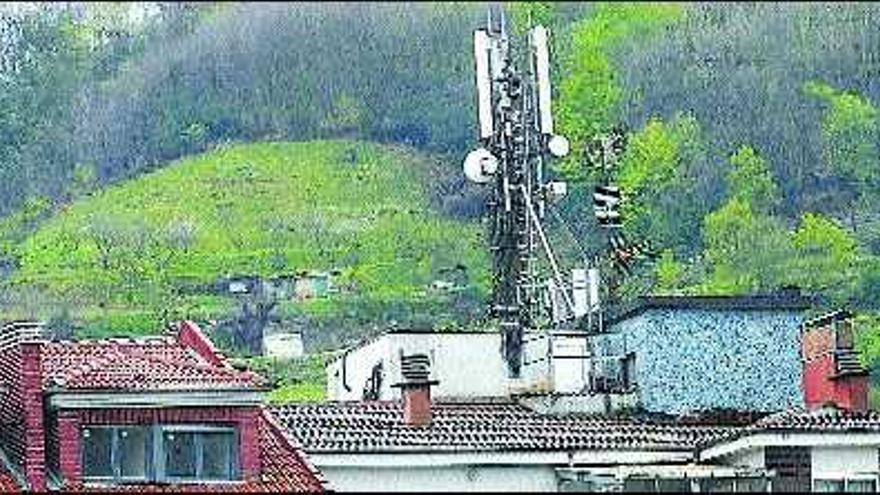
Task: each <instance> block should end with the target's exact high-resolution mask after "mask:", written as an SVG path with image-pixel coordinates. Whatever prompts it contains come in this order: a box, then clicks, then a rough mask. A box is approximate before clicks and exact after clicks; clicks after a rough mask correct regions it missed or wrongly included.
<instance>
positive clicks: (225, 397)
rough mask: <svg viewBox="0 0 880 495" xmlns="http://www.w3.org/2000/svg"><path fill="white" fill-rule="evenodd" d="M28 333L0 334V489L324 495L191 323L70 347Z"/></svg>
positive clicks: (240, 379) (19, 329)
mask: <svg viewBox="0 0 880 495" xmlns="http://www.w3.org/2000/svg"><path fill="white" fill-rule="evenodd" d="M29 330H33V328H29V327H23V326H22V325H16V326H12V325H8V326H5V327H3V328H2V329H0V346H2V348H0V390H2V402H0V449H2V455H0V460H2V468H3V469H2V470H0V486H2V487H3V488H4V489H9V488H12V487H14V488H16V489H20V490H30V491H45V490H88V491H117V490H122V489H134V490H136V491H140V490H150V491H153V490H157V489H161V490H171V491H181V490H186V491H204V490H209V489H210V490H212V491H216V490H220V491H274V492H279V491H280V492H302V491H308V492H313V491H323V479H322V477H321V475H320V474H319V473H318V471H317V470H316V469H314V467H312V465H311V464H310V463H309V462H308V460H307V459H306V458H305V456H304V455H303V453H302V452H301V451H300V450H299V449H298V448H297V446H296V444H295V443H293V442H292V441H291V439H290V437H289V436H288V435H287V434H286V433H285V431H284V430H283V429H282V428H280V427H279V425H278V424H277V423H276V422H275V420H274V419H273V418H272V417H271V416H270V415H269V414H268V412H267V411H266V410H265V408H264V407H263V392H264V391H265V390H266V387H265V384H264V382H263V379H262V378H261V377H259V376H258V375H256V374H253V373H250V372H245V371H239V370H235V369H233V368H232V367H231V366H230V365H228V364H227V362H226V360H225V358H224V357H223V356H222V355H221V354H220V353H218V352H217V351H216V349H215V348H214V346H213V345H212V343H211V342H210V341H209V340H208V339H207V338H206V337H205V336H204V335H203V333H202V332H201V330H200V329H199V328H198V327H197V326H196V325H195V324H193V323H191V322H184V323H181V324H180V325H179V326H178V327H177V328H176V329H175V330H174V334H173V335H166V336H161V337H148V338H139V339H109V340H99V341H78V342H68V341H49V340H46V339H43V338H40V337H38V336H36V335H34V333H33V332H32V331H29Z"/></svg>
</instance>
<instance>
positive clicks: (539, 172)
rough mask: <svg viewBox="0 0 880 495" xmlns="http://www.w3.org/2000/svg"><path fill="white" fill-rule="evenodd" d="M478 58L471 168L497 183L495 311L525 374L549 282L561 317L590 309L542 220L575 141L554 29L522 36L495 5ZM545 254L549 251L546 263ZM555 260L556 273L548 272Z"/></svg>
mask: <svg viewBox="0 0 880 495" xmlns="http://www.w3.org/2000/svg"><path fill="white" fill-rule="evenodd" d="M523 41H524V42H523ZM474 59H475V62H476V63H475V69H476V89H477V91H476V93H477V112H478V122H479V140H480V146H479V147H478V148H477V149H476V150H474V151H472V152H470V153H469V154H468V156H467V157H466V158H465V160H464V173H465V175H466V176H467V178H468V179H469V180H471V181H473V182H475V183H478V184H484V185H486V186H487V187H491V188H492V194H491V195H490V197H489V199H488V202H487V207H488V208H487V211H488V216H489V243H490V251H491V253H492V257H493V289H492V298H491V306H490V314H491V315H492V316H493V317H495V318H497V319H498V321H499V323H500V330H501V332H502V353H503V355H504V358H505V360H506V362H507V366H508V372H509V375H510V377H512V378H518V377H519V376H520V371H521V367H522V365H523V363H522V350H523V336H524V332H526V331H529V330H532V329H535V328H536V323H537V321H538V319H539V318H541V317H542V315H546V314H547V312H548V306H549V304H548V302H547V301H548V298H547V297H545V296H546V295H547V293H548V289H549V290H550V292H551V294H550V295H551V297H550V298H549V299H554V300H561V301H560V302H561V305H562V306H564V308H563V309H564V314H566V315H567V316H566V317H564V318H562V319H559V318H553V320H554V321H555V323H556V324H569V325H570V324H571V323H572V322H573V321H574V320H575V319H576V318H578V317H579V316H582V315H583V314H584V313H585V310H583V309H582V308H579V306H582V304H578V301H576V299H578V298H577V297H572V296H573V295H576V294H571V293H569V292H568V291H567V290H566V289H565V288H566V287H568V284H566V282H565V280H564V279H563V276H562V272H561V271H560V267H559V264H558V263H557V260H556V257H555V256H554V254H553V250H552V248H551V246H550V244H549V241H548V239H547V236H546V232H545V229H544V227H543V226H542V221H543V219H544V216H545V210H546V207H547V206H548V202H551V201H554V200H556V199H559V198H561V197H562V196H564V195H565V191H566V185H565V183H563V182H550V181H547V180H546V175H545V164H546V162H547V161H548V159H549V158H550V157H551V156H552V157H556V158H561V157H564V156H566V155H567V154H568V151H569V143H568V140H567V139H565V138H564V137H563V136H559V135H556V134H554V132H553V115H552V113H551V88H550V59H549V50H548V31H547V29H546V28H544V27H543V26H534V27H530V28H529V29H528V33H527V39H526V40H518V39H514V37H512V36H509V35H508V29H507V23H506V20H505V17H504V13H503V11H502V10H501V9H500V8H497V7H495V8H491V9H490V10H489V12H488V15H487V26H486V28H483V29H478V30H476V31H475V32H474ZM539 253H543V255H544V256H545V260H544V261H545V263H543V264H540V265H539V263H538V255H539ZM548 266H549V273H544V274H542V273H540V272H541V271H544V272H547V271H548V270H547V267H548ZM581 271H582V272H585V271H584V270H581ZM581 278H583V279H585V278H586V277H585V276H582V277H581ZM572 285H574V283H573V284H572ZM576 306H578V307H576Z"/></svg>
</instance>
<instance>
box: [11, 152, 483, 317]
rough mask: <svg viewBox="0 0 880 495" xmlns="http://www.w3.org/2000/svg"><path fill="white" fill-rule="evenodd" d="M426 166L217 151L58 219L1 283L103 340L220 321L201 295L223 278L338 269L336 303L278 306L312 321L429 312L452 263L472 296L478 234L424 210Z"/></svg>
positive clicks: (222, 303) (99, 196) (476, 290)
mask: <svg viewBox="0 0 880 495" xmlns="http://www.w3.org/2000/svg"><path fill="white" fill-rule="evenodd" d="M438 166H440V165H439V164H438V163H436V162H433V161H432V160H431V159H430V158H428V157H427V156H425V155H420V154H418V153H415V152H414V151H412V150H410V149H407V148H402V147H388V146H382V145H377V144H367V143H361V142H353V141H342V140H338V141H315V142H307V143H285V142H272V143H259V144H248V145H238V146H230V147H223V148H219V149H217V150H214V151H211V152H209V153H205V154H202V155H198V156H195V157H189V158H185V159H182V160H180V161H178V162H175V163H173V164H171V165H169V166H167V167H164V168H161V169H160V170H158V171H155V172H152V173H149V174H146V175H143V176H141V177H140V178H138V179H136V180H133V181H130V182H126V183H123V184H119V185H116V186H113V187H110V188H107V189H104V190H102V191H100V192H97V193H95V194H93V195H91V196H90V197H87V198H85V199H83V200H80V201H78V202H76V203H74V204H73V205H71V206H69V207H67V208H65V209H64V210H63V211H62V212H60V213H59V214H57V215H56V216H54V217H53V218H50V219H49V220H48V221H46V222H44V223H43V224H42V225H41V226H40V228H39V229H38V230H37V231H36V232H35V233H34V234H33V235H31V236H30V237H29V238H27V239H26V240H25V241H24V242H23V243H22V244H21V245H20V246H19V253H18V255H19V259H20V267H19V269H18V270H17V271H16V272H15V273H14V275H13V277H12V280H11V283H12V284H13V285H14V286H16V289H22V288H31V289H33V290H37V291H39V292H40V293H41V294H43V295H44V296H45V297H47V298H48V299H52V300H56V301H65V305H66V309H65V311H71V312H72V313H73V318H74V319H75V320H79V321H82V322H85V324H86V325H87V326H88V325H89V322H92V326H93V327H94V326H95V324H94V322H95V321H99V320H100V321H102V322H103V323H102V324H103V325H104V327H110V328H104V329H103V330H102V331H105V332H111V331H112V330H114V328H113V327H120V328H122V327H124V328H126V329H127V331H132V330H131V329H132V328H141V327H148V326H150V325H156V324H161V321H159V320H162V319H164V318H162V316H163V315H164V316H167V317H168V318H170V317H193V318H201V319H209V318H211V319H213V318H222V317H224V316H226V315H227V313H229V311H230V310H231V308H233V307H234V306H235V303H234V301H230V300H224V298H222V297H218V296H217V295H209V294H208V292H207V291H205V290H204V287H207V286H208V285H209V284H212V283H215V282H216V281H217V280H218V279H220V278H222V277H226V276H235V275H262V276H274V275H280V274H286V273H291V272H295V271H300V270H325V271H326V270H339V272H340V275H339V277H338V280H337V281H336V282H337V284H338V285H339V286H340V287H341V290H342V293H341V294H340V295H338V296H336V297H335V300H331V301H326V300H324V301H320V300H319V301H317V302H314V303H311V304H310V305H300V306H303V307H300V308H290V307H288V308H280V309H281V311H282V312H284V311H288V312H289V311H293V312H305V313H306V314H312V315H325V316H326V315H332V314H334V313H335V312H336V310H338V309H339V310H341V307H340V304H341V303H342V302H343V301H345V302H346V304H349V303H350V304H355V302H356V301H357V302H358V303H359V304H361V306H363V305H372V306H373V307H376V308H379V311H381V308H383V307H386V306H387V305H389V304H397V305H400V304H403V305H409V304H414V305H416V306H418V304H419V303H425V302H426V301H433V302H435V303H437V304H440V305H441V306H442V304H443V297H440V296H438V295H437V294H434V293H432V291H430V290H429V286H430V284H431V282H432V281H434V280H438V279H439V280H444V277H446V276H447V275H446V274H448V273H449V269H450V268H455V267H456V266H457V265H458V273H459V274H461V273H464V274H466V275H465V276H466V281H465V282H463V285H465V287H464V288H465V289H467V290H469V291H470V293H471V294H476V297H479V296H480V295H481V294H485V292H486V291H487V289H488V273H487V267H488V260H487V258H486V254H485V247H484V244H483V240H482V239H481V235H480V232H481V229H480V227H479V225H478V224H475V223H462V222H460V221H455V220H450V219H447V218H444V217H443V216H441V215H440V214H438V213H435V212H434V211H432V209H431V207H430V205H429V200H428V195H427V191H426V187H425V186H426V184H427V181H428V180H429V178H430V177H431V171H432V170H436V167H438ZM462 267H463V268H464V270H462ZM459 283H460V284H462V282H459ZM447 299H448V298H447ZM438 301H439V302H438ZM439 313H442V311H438V314H439ZM43 316H44V317H50V316H51V315H43ZM365 317H366V315H365ZM114 319H115V321H117V322H118V323H115V324H114V323H113V321H114ZM134 320H137V323H134ZM153 328H155V327H153ZM144 330H145V331H146V328H144Z"/></svg>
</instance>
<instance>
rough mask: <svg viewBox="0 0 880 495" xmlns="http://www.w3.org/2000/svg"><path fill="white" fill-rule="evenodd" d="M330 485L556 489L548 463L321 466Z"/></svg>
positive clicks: (404, 489) (401, 488) (382, 489)
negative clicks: (440, 465)
mask: <svg viewBox="0 0 880 495" xmlns="http://www.w3.org/2000/svg"><path fill="white" fill-rule="evenodd" d="M320 469H321V472H322V473H323V474H324V477H325V478H326V479H327V480H328V481H329V482H330V488H332V489H334V490H337V491H340V492H347V491H358V492H420V491H426V490H427V491H432V492H438V491H439V492H513V493H522V492H555V491H557V482H556V474H555V472H554V470H553V468H552V467H551V466H541V465H538V466H443V467H387V468H381V467H321V468H320Z"/></svg>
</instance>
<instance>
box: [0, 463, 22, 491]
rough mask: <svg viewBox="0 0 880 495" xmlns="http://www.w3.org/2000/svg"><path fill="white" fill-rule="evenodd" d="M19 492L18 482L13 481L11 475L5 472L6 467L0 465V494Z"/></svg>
mask: <svg viewBox="0 0 880 495" xmlns="http://www.w3.org/2000/svg"><path fill="white" fill-rule="evenodd" d="M20 491H21V487H19V486H18V482H17V481H16V480H15V478H14V477H13V476H12V474H11V473H10V472H9V471H7V470H6V467H4V466H2V465H0V493H10V492H20Z"/></svg>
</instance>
